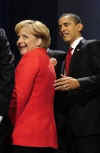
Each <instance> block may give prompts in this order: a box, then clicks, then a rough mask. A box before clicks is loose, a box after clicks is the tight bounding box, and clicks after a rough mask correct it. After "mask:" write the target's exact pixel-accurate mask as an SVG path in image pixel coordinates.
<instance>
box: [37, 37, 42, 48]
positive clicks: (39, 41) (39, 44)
mask: <svg viewBox="0 0 100 153" xmlns="http://www.w3.org/2000/svg"><path fill="white" fill-rule="evenodd" d="M36 44H37V47H40V46H41V44H42V39H41V38H38V39H37V43H36Z"/></svg>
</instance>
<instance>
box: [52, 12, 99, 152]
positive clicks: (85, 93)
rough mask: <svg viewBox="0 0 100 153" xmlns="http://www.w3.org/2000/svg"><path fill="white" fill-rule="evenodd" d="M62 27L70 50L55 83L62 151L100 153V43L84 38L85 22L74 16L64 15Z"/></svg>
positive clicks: (62, 35) (64, 38)
mask: <svg viewBox="0 0 100 153" xmlns="http://www.w3.org/2000/svg"><path fill="white" fill-rule="evenodd" d="M58 28H59V33H60V36H61V37H62V38H63V40H64V42H65V43H66V46H68V45H69V48H70V49H68V52H67V54H66V57H65V60H64V62H62V66H61V67H60V68H59V72H61V76H60V78H58V79H57V80H56V81H55V84H54V86H55V90H56V101H55V114H56V118H57V120H56V122H57V128H58V135H59V137H58V138H59V143H60V149H62V150H64V151H67V152H68V153H99V152H100V41H99V40H86V39H85V38H83V36H82V30H83V24H82V21H81V19H80V17H79V16H78V15H76V14H73V13H65V14H62V15H61V16H60V18H59V19H58ZM70 55H71V56H70ZM69 57H70V58H69ZM62 72H63V73H62Z"/></svg>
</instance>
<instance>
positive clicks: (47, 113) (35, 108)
mask: <svg viewBox="0 0 100 153" xmlns="http://www.w3.org/2000/svg"><path fill="white" fill-rule="evenodd" d="M15 31H16V34H17V37H18V40H17V46H18V49H19V52H20V54H21V56H22V57H21V60H20V61H19V63H18V65H17V67H16V71H15V85H14V90H13V94H12V99H11V105H10V110H9V116H10V119H11V122H12V125H13V130H12V134H11V139H12V143H11V145H10V146H9V152H10V153H42V152H43V153H48V152H50V153H52V152H57V148H58V143H57V133H56V125H55V117H54V94H55V91H54V80H55V79H56V73H55V70H54V66H53V64H51V62H50V58H49V56H48V54H47V48H48V47H49V46H50V43H51V37H50V32H49V29H48V27H47V26H46V25H45V24H43V23H42V22H40V21H33V20H23V21H21V22H19V23H18V24H16V26H15Z"/></svg>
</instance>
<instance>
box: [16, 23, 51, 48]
mask: <svg viewBox="0 0 100 153" xmlns="http://www.w3.org/2000/svg"><path fill="white" fill-rule="evenodd" d="M29 25H31V26H32V34H33V35H35V36H36V37H37V38H41V39H42V43H41V46H40V47H43V48H49V47H50V44H51V36H50V31H49V29H48V27H47V26H46V25H45V24H43V23H42V22H40V21H34V20H23V21H21V22H19V23H17V24H16V25H15V32H16V34H18V33H19V31H20V30H21V29H22V28H23V27H24V26H29ZM28 28H29V27H28Z"/></svg>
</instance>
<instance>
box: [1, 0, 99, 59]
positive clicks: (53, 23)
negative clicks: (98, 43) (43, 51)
mask: <svg viewBox="0 0 100 153" xmlns="http://www.w3.org/2000/svg"><path fill="white" fill-rule="evenodd" d="M64 12H66V13H67V12H72V13H76V14H78V15H79V16H80V17H81V18H82V21H83V24H84V32H83V36H84V37H85V38H86V39H100V0H94V1H93V0H84V1H82V0H0V25H1V27H3V28H5V30H6V32H7V35H8V38H9V41H10V43H11V48H12V51H13V52H14V54H15V56H16V59H18V58H19V53H18V50H17V48H16V34H15V32H14V26H15V24H16V23H17V22H19V21H21V20H24V19H37V20H40V21H42V22H44V24H46V25H47V26H48V27H49V28H50V31H51V37H52V43H51V49H60V50H66V46H65V45H64V43H63V41H62V40H61V39H60V38H59V35H58V31H57V19H58V17H59V15H61V14H62V13H64Z"/></svg>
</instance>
